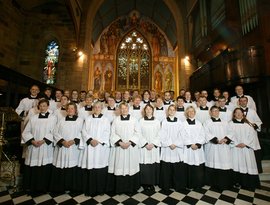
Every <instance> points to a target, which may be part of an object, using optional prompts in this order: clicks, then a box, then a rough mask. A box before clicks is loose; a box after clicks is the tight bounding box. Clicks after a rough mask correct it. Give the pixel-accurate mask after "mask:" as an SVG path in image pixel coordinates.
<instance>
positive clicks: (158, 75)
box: [154, 71, 162, 92]
mask: <svg viewBox="0 0 270 205" xmlns="http://www.w3.org/2000/svg"><path fill="white" fill-rule="evenodd" d="M154 88H155V90H156V91H159V92H160V91H162V74H161V72H160V71H156V73H155V85H154Z"/></svg>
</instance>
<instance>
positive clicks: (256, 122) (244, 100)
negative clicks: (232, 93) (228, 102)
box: [238, 96, 263, 173]
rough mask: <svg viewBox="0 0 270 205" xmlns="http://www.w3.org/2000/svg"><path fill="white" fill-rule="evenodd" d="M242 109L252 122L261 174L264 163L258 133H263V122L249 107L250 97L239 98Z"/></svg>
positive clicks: (255, 151) (256, 155)
mask: <svg viewBox="0 0 270 205" xmlns="http://www.w3.org/2000/svg"><path fill="white" fill-rule="evenodd" d="M238 104H239V106H240V108H241V109H242V110H243V112H244V115H245V118H246V119H247V120H248V121H249V122H250V125H251V126H252V127H253V128H254V135H255V145H256V146H255V148H254V153H255V157H256V162H257V166H258V171H259V173H262V171H263V170H262V163H261V160H262V159H261V146H260V142H259V138H258V132H260V131H261V125H262V121H261V119H260V117H259V116H258V114H257V112H256V111H255V110H253V109H252V108H249V107H248V97H246V96H242V97H240V98H239V102H238Z"/></svg>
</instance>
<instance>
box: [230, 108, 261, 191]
mask: <svg viewBox="0 0 270 205" xmlns="http://www.w3.org/2000/svg"><path fill="white" fill-rule="evenodd" d="M229 125H230V130H231V131H232V136H233V138H232V140H233V145H234V147H233V148H232V164H233V171H234V183H235V187H236V188H241V187H242V188H245V189H250V190H254V189H255V188H259V187H260V180H259V175H258V169H257V164H256V159H255V154H254V149H255V148H256V139H255V138H256V136H255V134H254V129H253V126H252V124H251V123H250V122H249V121H248V120H247V119H246V118H245V116H244V112H243V110H242V109H241V108H236V109H235V110H234V111H233V120H232V121H231V122H230V124H229Z"/></svg>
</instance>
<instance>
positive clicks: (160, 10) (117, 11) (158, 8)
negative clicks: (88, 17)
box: [92, 0, 177, 46]
mask: <svg viewBox="0 0 270 205" xmlns="http://www.w3.org/2000/svg"><path fill="white" fill-rule="evenodd" d="M132 10H137V11H139V12H140V15H143V16H147V17H149V18H150V19H151V20H152V21H153V22H154V23H155V24H156V25H157V26H158V27H159V28H160V29H161V30H162V31H163V32H164V33H165V34H166V35H167V37H168V39H169V41H170V42H171V44H172V45H173V46H174V45H176V43H177V38H176V22H175V20H174V17H173V15H172V13H171V11H170V10H169V8H168V7H167V5H166V4H165V3H164V1H163V0H104V2H103V3H102V5H101V6H100V8H99V9H98V11H97V13H96V15H95V18H94V22H93V30H92V40H93V42H96V41H97V39H98V37H99V36H100V34H101V33H102V31H103V30H104V29H105V28H106V27H107V26H108V25H110V24H111V23H112V22H113V21H114V20H116V19H117V18H118V17H121V16H124V15H128V14H129V13H130V12H131V11H132Z"/></svg>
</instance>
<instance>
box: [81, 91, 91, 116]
mask: <svg viewBox="0 0 270 205" xmlns="http://www.w3.org/2000/svg"><path fill="white" fill-rule="evenodd" d="M84 104H85V105H84V106H83V107H81V108H80V109H79V112H78V114H79V117H80V118H82V119H84V120H85V119H86V118H87V117H88V116H90V115H91V114H92V104H93V96H91V95H86V97H85V103H84Z"/></svg>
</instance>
